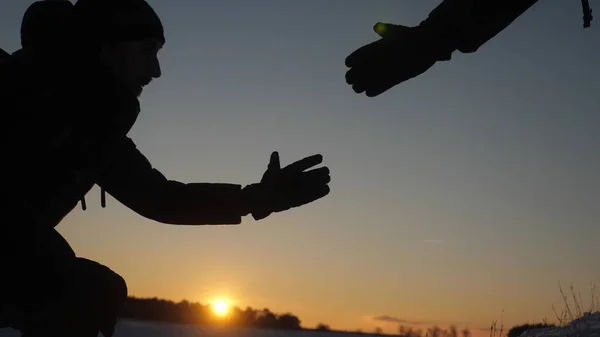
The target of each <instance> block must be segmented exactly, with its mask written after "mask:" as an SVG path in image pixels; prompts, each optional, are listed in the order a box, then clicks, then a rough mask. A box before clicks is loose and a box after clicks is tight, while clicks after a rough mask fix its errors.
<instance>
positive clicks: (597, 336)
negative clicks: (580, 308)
mask: <svg viewBox="0 0 600 337" xmlns="http://www.w3.org/2000/svg"><path fill="white" fill-rule="evenodd" d="M576 336H577V337H600V312H596V313H594V314H586V315H584V316H583V317H581V318H579V319H576V320H574V321H572V322H571V323H569V324H567V325H566V326H564V327H559V328H542V329H533V330H529V331H525V332H524V333H523V334H522V335H521V337H576Z"/></svg>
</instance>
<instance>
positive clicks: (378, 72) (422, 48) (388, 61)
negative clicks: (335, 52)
mask: <svg viewBox="0 0 600 337" xmlns="http://www.w3.org/2000/svg"><path fill="white" fill-rule="evenodd" d="M373 30H374V31H375V32H376V33H377V34H378V35H379V36H380V37H381V39H379V40H377V41H375V42H372V43H370V44H368V45H365V46H363V47H361V48H359V49H357V50H355V51H354V52H352V53H351V54H350V55H349V56H348V57H347V58H346V66H347V67H349V68H351V69H350V70H348V72H347V73H346V82H347V83H348V84H349V85H351V86H352V89H354V91H355V92H356V93H358V94H360V93H363V92H365V94H366V95H367V96H368V97H375V96H378V95H380V94H382V93H384V92H386V91H387V90H389V89H391V88H392V87H394V86H396V85H398V84H400V83H402V82H404V81H407V80H409V79H411V78H413V77H416V76H418V75H420V74H422V73H424V72H425V71H427V70H428V69H429V68H431V67H432V66H433V65H434V64H435V63H436V62H437V61H447V60H450V57H451V55H452V52H453V51H454V48H452V43H451V42H450V41H449V40H448V39H447V38H446V37H445V36H444V34H443V32H442V31H440V30H439V29H435V28H434V27H433V26H432V25H430V24H428V23H427V21H424V22H423V23H421V24H420V25H418V26H416V27H406V26H402V25H393V24H389V23H377V24H376V25H375V26H374V27H373Z"/></svg>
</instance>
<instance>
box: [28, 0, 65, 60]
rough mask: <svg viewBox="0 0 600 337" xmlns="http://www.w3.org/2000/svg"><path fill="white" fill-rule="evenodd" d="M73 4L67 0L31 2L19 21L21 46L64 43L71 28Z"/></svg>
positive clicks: (43, 45)
mask: <svg viewBox="0 0 600 337" xmlns="http://www.w3.org/2000/svg"><path fill="white" fill-rule="evenodd" d="M72 10H73V4H72V3H71V2H70V1H68V0H40V1H36V2H34V3H33V4H31V5H30V6H29V7H28V8H27V10H26V11H25V14H24V15H23V21H22V22H21V46H22V47H23V48H28V47H35V48H43V47H52V48H56V47H58V46H60V45H63V44H65V43H66V41H67V39H68V36H69V34H70V30H71V20H70V18H71V14H72Z"/></svg>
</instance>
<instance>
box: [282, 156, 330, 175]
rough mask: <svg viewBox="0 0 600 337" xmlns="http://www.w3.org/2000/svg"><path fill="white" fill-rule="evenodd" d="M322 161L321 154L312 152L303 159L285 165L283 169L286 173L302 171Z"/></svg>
mask: <svg viewBox="0 0 600 337" xmlns="http://www.w3.org/2000/svg"><path fill="white" fill-rule="evenodd" d="M322 162H323V155H320V154H314V155H312V156H309V157H306V158H304V159H300V160H298V161H297V162H295V163H293V164H290V165H288V166H286V167H285V168H284V170H285V171H286V172H288V173H294V172H302V171H304V170H306V169H309V168H311V167H313V166H315V165H319V164H321V163H322Z"/></svg>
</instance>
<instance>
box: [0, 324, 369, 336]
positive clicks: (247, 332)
mask: <svg viewBox="0 0 600 337" xmlns="http://www.w3.org/2000/svg"><path fill="white" fill-rule="evenodd" d="M100 336H101V335H100ZM199 336H202V337H204V336H206V337H208V336H210V337H368V336H369V335H359V334H349V333H348V334H346V333H344V334H336V333H327V332H313V331H276V330H273V331H271V330H258V329H211V328H203V327H197V326H188V325H176V324H161V323H145V322H135V321H123V322H121V323H119V325H118V326H117V330H116V333H115V336H114V337H199ZM0 337H20V333H18V332H17V331H15V330H12V329H0Z"/></svg>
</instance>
